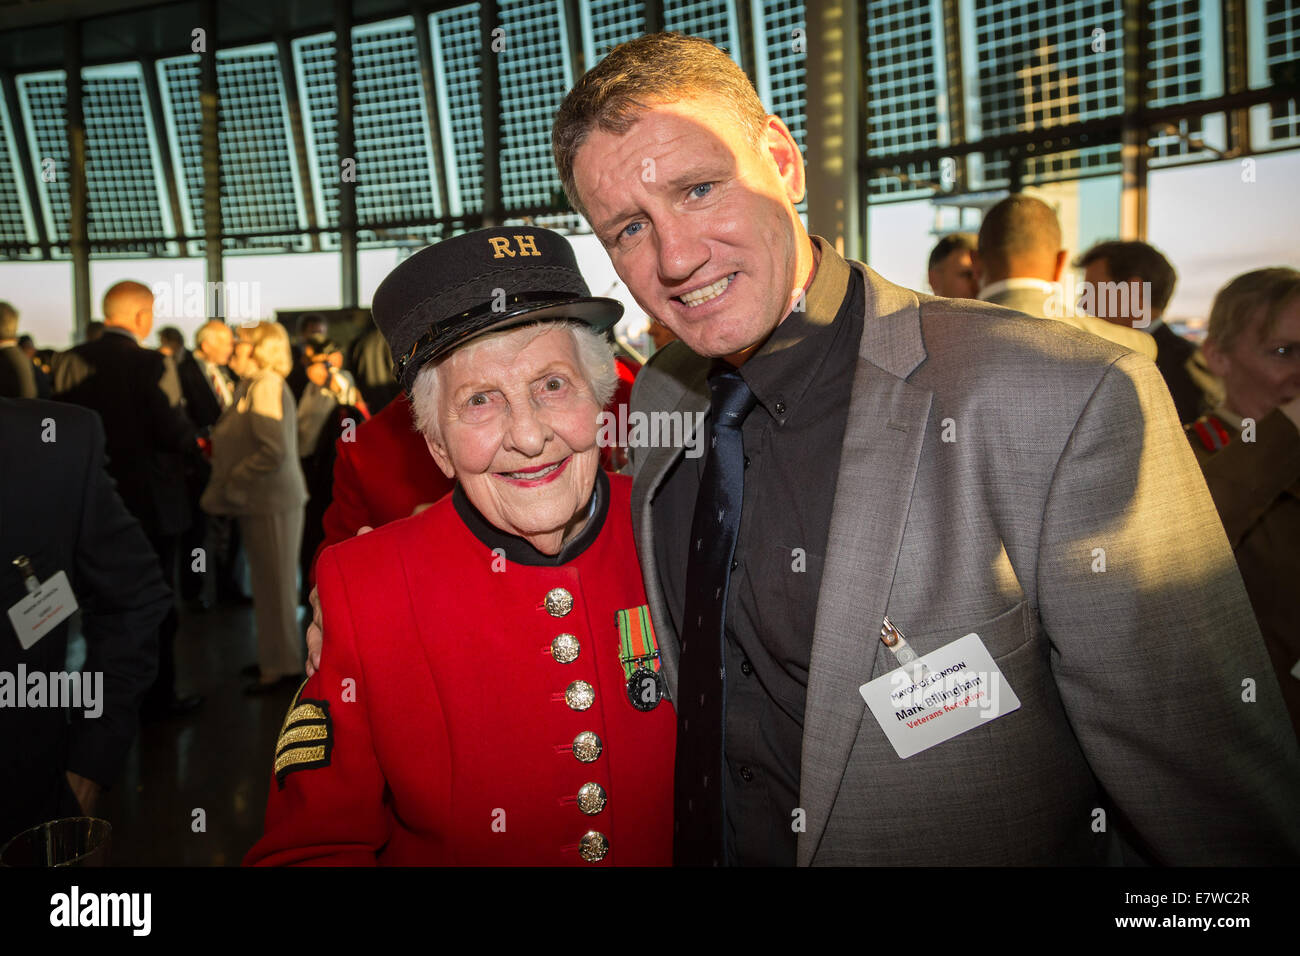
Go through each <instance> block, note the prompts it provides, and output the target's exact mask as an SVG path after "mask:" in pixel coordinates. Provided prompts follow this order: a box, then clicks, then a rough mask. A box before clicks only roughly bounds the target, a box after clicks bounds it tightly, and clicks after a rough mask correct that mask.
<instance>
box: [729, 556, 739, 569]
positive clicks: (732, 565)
mask: <svg viewBox="0 0 1300 956" xmlns="http://www.w3.org/2000/svg"><path fill="white" fill-rule="evenodd" d="M738 567H740V562H739V561H737V560H735V559H734V558H733V559H732V561H731V570H733V571H734V570H736V568H738Z"/></svg>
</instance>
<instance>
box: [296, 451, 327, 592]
mask: <svg viewBox="0 0 1300 956" xmlns="http://www.w3.org/2000/svg"><path fill="white" fill-rule="evenodd" d="M332 457H333V456H331V458H332ZM322 464H323V463H322V462H320V461H319V460H318V459H317V458H314V457H313V458H304V459H302V470H303V475H304V476H305V477H306V479H307V494H308V495H310V497H309V498H308V499H307V506H306V509H305V512H304V516H303V529H302V548H301V550H300V552H299V557H298V562H299V569H300V571H301V573H302V577H301V581H302V594H301V595H300V596H299V603H300V604H303V605H306V604H308V600H307V596H308V595H309V594H311V588H312V578H311V569H312V563H313V562H314V560H315V558H316V549H317V548H319V547H320V544H321V542H322V541H324V540H325V524H324V522H325V509H326V508H328V507H329V505H330V501H331V500H333V497H334V471H333V468H332V467H331V468H325V467H322Z"/></svg>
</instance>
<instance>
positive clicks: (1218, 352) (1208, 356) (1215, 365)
mask: <svg viewBox="0 0 1300 956" xmlns="http://www.w3.org/2000/svg"><path fill="white" fill-rule="evenodd" d="M1201 352H1202V353H1203V354H1204V355H1205V364H1206V365H1208V366H1209V367H1210V371H1211V372H1213V373H1214V374H1215V375H1216V376H1218V377H1219V378H1227V377H1228V373H1229V372H1230V371H1232V359H1230V358H1228V355H1227V353H1226V352H1224V351H1223V349H1222V348H1220V347H1219V343H1218V342H1217V341H1216V340H1214V339H1206V340H1205V341H1204V342H1202V343H1201Z"/></svg>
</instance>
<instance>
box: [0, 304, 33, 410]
mask: <svg viewBox="0 0 1300 956" xmlns="http://www.w3.org/2000/svg"><path fill="white" fill-rule="evenodd" d="M0 395H4V396H8V397H9V398H35V397H36V371H35V368H34V367H33V366H32V360H31V359H30V358H28V356H27V353H26V352H24V351H23V350H22V349H21V348H19V347H18V310H17V309H15V308H14V307H13V306H12V305H10V304H9V303H8V302H0Z"/></svg>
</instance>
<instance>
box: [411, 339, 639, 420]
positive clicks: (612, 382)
mask: <svg viewBox="0 0 1300 956" xmlns="http://www.w3.org/2000/svg"><path fill="white" fill-rule="evenodd" d="M557 325H558V326H562V327H564V328H566V329H568V330H569V335H570V337H571V338H572V339H573V351H574V353H575V354H576V355H577V357H578V371H579V372H580V373H581V374H582V377H583V378H584V379H586V380H587V386H588V388H590V389H591V394H592V397H593V398H594V399H595V402H596V407H597V409H598V410H599V409H603V408H604V407H605V406H606V405H608V404H609V400H610V399H611V398H613V397H614V389H615V388H616V387H617V386H618V369H617V368H616V367H615V365H614V349H613V347H612V346H611V345H610V344H609V342H608V341H606V340H605V336H604V334H603V333H601V332H596V331H594V330H593V329H592V328H591V326H590V325H588V324H587V323H585V322H577V321H572V320H570V321H563V322H533V323H531V324H529V325H522V326H516V327H515V328H513V329H506V330H504V331H502V332H490V333H488V334H487V335H484V336H483V337H482V338H478V339H475V340H474V341H473V342H471V343H470V344H469V345H466V346H465V348H466V349H474V348H477V347H478V346H480V345H482V344H483V343H484V342H488V341H491V340H492V339H494V338H500V337H501V336H503V335H513V334H514V333H516V332H520V331H524V330H532V331H533V332H534V333H535V334H536V333H540V332H544V331H546V330H547V329H550V328H554V327H555V326H557ZM446 358H447V356H443V358H442V359H439V360H438V361H434V362H429V363H428V364H427V365H425V366H424V368H422V369H420V371H419V373H418V374H417V375H416V376H415V381H414V382H413V383H412V384H411V409H412V411H413V412H414V417H415V429H416V431H418V432H420V433H421V434H422V435H424V436H425V437H426V438H429V439H432V440H437V439H438V437H439V432H438V368H439V366H440V365H442V362H443V361H444V360H445V359H446Z"/></svg>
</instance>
